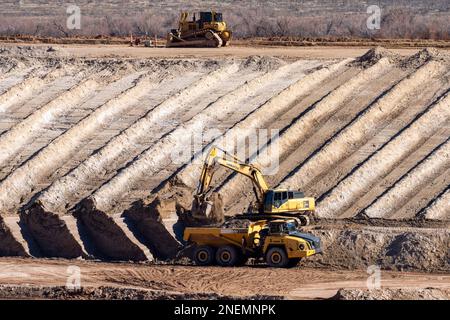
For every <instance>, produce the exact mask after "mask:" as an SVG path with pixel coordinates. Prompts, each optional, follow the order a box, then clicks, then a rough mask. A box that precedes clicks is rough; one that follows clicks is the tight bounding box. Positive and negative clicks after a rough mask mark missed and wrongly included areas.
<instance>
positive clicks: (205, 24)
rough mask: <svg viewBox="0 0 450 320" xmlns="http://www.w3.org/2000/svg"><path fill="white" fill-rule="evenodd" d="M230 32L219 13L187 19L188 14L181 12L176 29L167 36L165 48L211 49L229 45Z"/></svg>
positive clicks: (193, 16)
mask: <svg viewBox="0 0 450 320" xmlns="http://www.w3.org/2000/svg"><path fill="white" fill-rule="evenodd" d="M231 35H232V32H231V31H230V30H228V28H227V24H226V22H225V21H223V16H222V14H221V13H219V12H214V11H209V12H200V13H199V18H198V19H197V17H196V14H195V13H194V14H193V15H192V19H191V18H189V13H188V12H182V13H181V17H180V21H179V25H178V29H172V30H171V31H170V33H169V34H168V35H167V43H166V46H167V47H213V48H219V47H224V46H227V45H229V44H230V41H231Z"/></svg>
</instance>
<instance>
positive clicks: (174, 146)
mask: <svg viewBox="0 0 450 320" xmlns="http://www.w3.org/2000/svg"><path fill="white" fill-rule="evenodd" d="M302 64H304V62H303V61H300V62H296V63H294V64H292V65H287V66H283V67H281V68H280V69H278V70H276V71H274V72H272V73H269V74H267V75H265V76H263V77H261V78H259V79H256V80H255V81H252V82H251V83H250V84H247V85H246V86H243V87H241V90H239V91H238V92H234V93H233V94H232V95H227V96H225V97H223V99H220V100H219V101H217V102H215V103H214V104H212V105H210V106H209V108H208V109H205V111H203V112H202V113H199V114H198V115H196V116H195V117H194V118H192V119H191V120H190V121H189V122H187V123H186V124H183V125H182V126H179V127H178V128H177V129H176V130H174V131H173V132H171V133H169V134H168V135H167V136H165V137H164V138H163V139H162V140H160V141H158V143H157V144H156V145H154V146H152V147H151V148H150V149H148V150H146V151H145V152H143V153H142V154H141V155H140V156H139V157H138V158H137V160H136V161H134V162H132V163H131V164H130V165H129V166H127V167H126V168H125V169H124V170H123V171H121V172H119V174H117V175H116V176H115V177H114V178H113V179H111V180H110V181H108V183H106V184H105V185H103V186H102V187H101V188H100V189H98V190H97V191H96V192H95V193H94V194H93V198H94V199H95V205H96V208H97V209H99V210H101V211H105V212H108V211H110V210H112V209H113V207H114V205H115V203H117V202H119V201H120V202H121V203H120V204H121V209H123V208H124V207H125V206H126V205H127V204H128V200H129V199H132V200H134V199H136V200H137V199H139V198H141V199H142V197H140V196H137V197H136V198H135V197H131V196H130V191H131V190H132V188H133V187H134V186H135V185H136V184H137V183H138V182H139V180H140V179H143V178H144V179H145V177H148V176H151V177H152V178H154V177H155V176H154V175H156V174H158V176H157V179H154V180H155V181H156V180H157V181H161V178H162V177H161V174H163V175H164V176H165V177H166V178H168V176H170V174H171V173H173V171H175V170H176V169H177V167H181V166H182V165H183V164H184V163H183V162H185V161H189V159H186V160H185V159H181V158H178V159H180V160H181V161H180V163H179V164H177V163H174V162H175V161H173V160H174V159H171V158H172V156H174V157H177V156H178V155H177V154H175V153H174V150H176V152H179V151H180V150H183V146H186V145H190V144H191V137H192V133H193V132H202V130H203V129H204V128H209V127H214V126H217V124H219V123H221V124H222V125H223V121H224V120H225V119H229V116H230V113H233V117H234V116H236V115H237V117H236V118H235V119H236V120H234V121H238V119H240V118H241V116H240V113H237V114H236V112H234V111H235V110H239V109H238V108H239V107H240V108H242V105H243V104H242V99H244V98H247V94H248V93H249V92H252V94H253V96H255V97H257V98H258V100H257V101H258V102H257V103H255V102H253V103H252V109H256V108H258V107H259V106H260V105H261V104H260V103H259V101H260V99H263V96H262V94H263V92H265V93H266V95H267V94H270V93H271V91H270V90H267V86H268V85H269V86H270V85H271V83H273V82H276V81H275V80H276V79H279V80H283V79H286V76H287V75H288V74H295V72H296V68H297V70H298V69H300V70H301V69H303V67H302ZM297 76H298V75H297ZM300 77H301V76H300ZM291 81H295V80H291ZM287 85H289V83H288V84H287ZM278 90H283V88H280V89H278ZM258 93H259V94H258ZM250 99H252V97H250ZM252 109H250V107H247V111H246V112H251V111H252ZM217 110H221V112H220V113H217ZM239 111H240V112H244V111H243V110H239ZM238 117H239V118H238ZM211 138H213V137H211ZM180 148H181V149H180ZM189 157H190V156H189ZM175 160H177V158H175ZM171 164H172V168H173V169H172V168H170V169H169V170H167V168H166V167H167V166H170V165H171ZM162 170H165V172H164V171H162ZM172 170H173V171H172ZM147 183H148V182H147ZM158 184H159V182H157V183H156V184H154V185H153V187H156V186H157V185H158ZM146 189H147V188H146ZM150 189H152V184H150ZM125 197H126V198H127V199H124V198H125ZM144 197H145V196H144ZM121 209H118V211H121Z"/></svg>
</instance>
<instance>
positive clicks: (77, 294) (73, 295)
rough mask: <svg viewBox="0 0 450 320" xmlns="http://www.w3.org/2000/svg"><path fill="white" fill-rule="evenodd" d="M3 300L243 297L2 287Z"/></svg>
mask: <svg viewBox="0 0 450 320" xmlns="http://www.w3.org/2000/svg"><path fill="white" fill-rule="evenodd" d="M0 299H52V300H181V299H182V300H218V299H220V300H223V299H225V300H237V299H242V297H240V296H239V297H234V296H227V295H220V294H216V293H178V292H171V291H157V290H143V289H134V288H118V287H108V286H101V287H83V288H80V289H75V290H71V289H67V288H66V287H63V286H56V287H44V286H0ZM245 299H247V300H268V299H270V300H273V299H282V298H281V297H277V296H263V295H254V296H248V297H245Z"/></svg>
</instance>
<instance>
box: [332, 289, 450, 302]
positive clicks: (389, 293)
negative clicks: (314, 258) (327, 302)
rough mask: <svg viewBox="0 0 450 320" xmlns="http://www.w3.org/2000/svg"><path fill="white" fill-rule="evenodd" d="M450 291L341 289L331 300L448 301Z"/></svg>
mask: <svg viewBox="0 0 450 320" xmlns="http://www.w3.org/2000/svg"><path fill="white" fill-rule="evenodd" d="M448 299H450V291H449V290H441V289H437V288H425V289H377V290H361V289H340V290H339V291H338V292H337V294H336V295H335V296H334V297H332V298H331V300H448Z"/></svg>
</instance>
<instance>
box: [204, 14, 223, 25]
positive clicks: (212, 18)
mask: <svg viewBox="0 0 450 320" xmlns="http://www.w3.org/2000/svg"><path fill="white" fill-rule="evenodd" d="M199 21H200V22H201V23H205V22H223V17H222V14H221V13H219V12H214V11H210V12H200V20H199Z"/></svg>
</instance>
